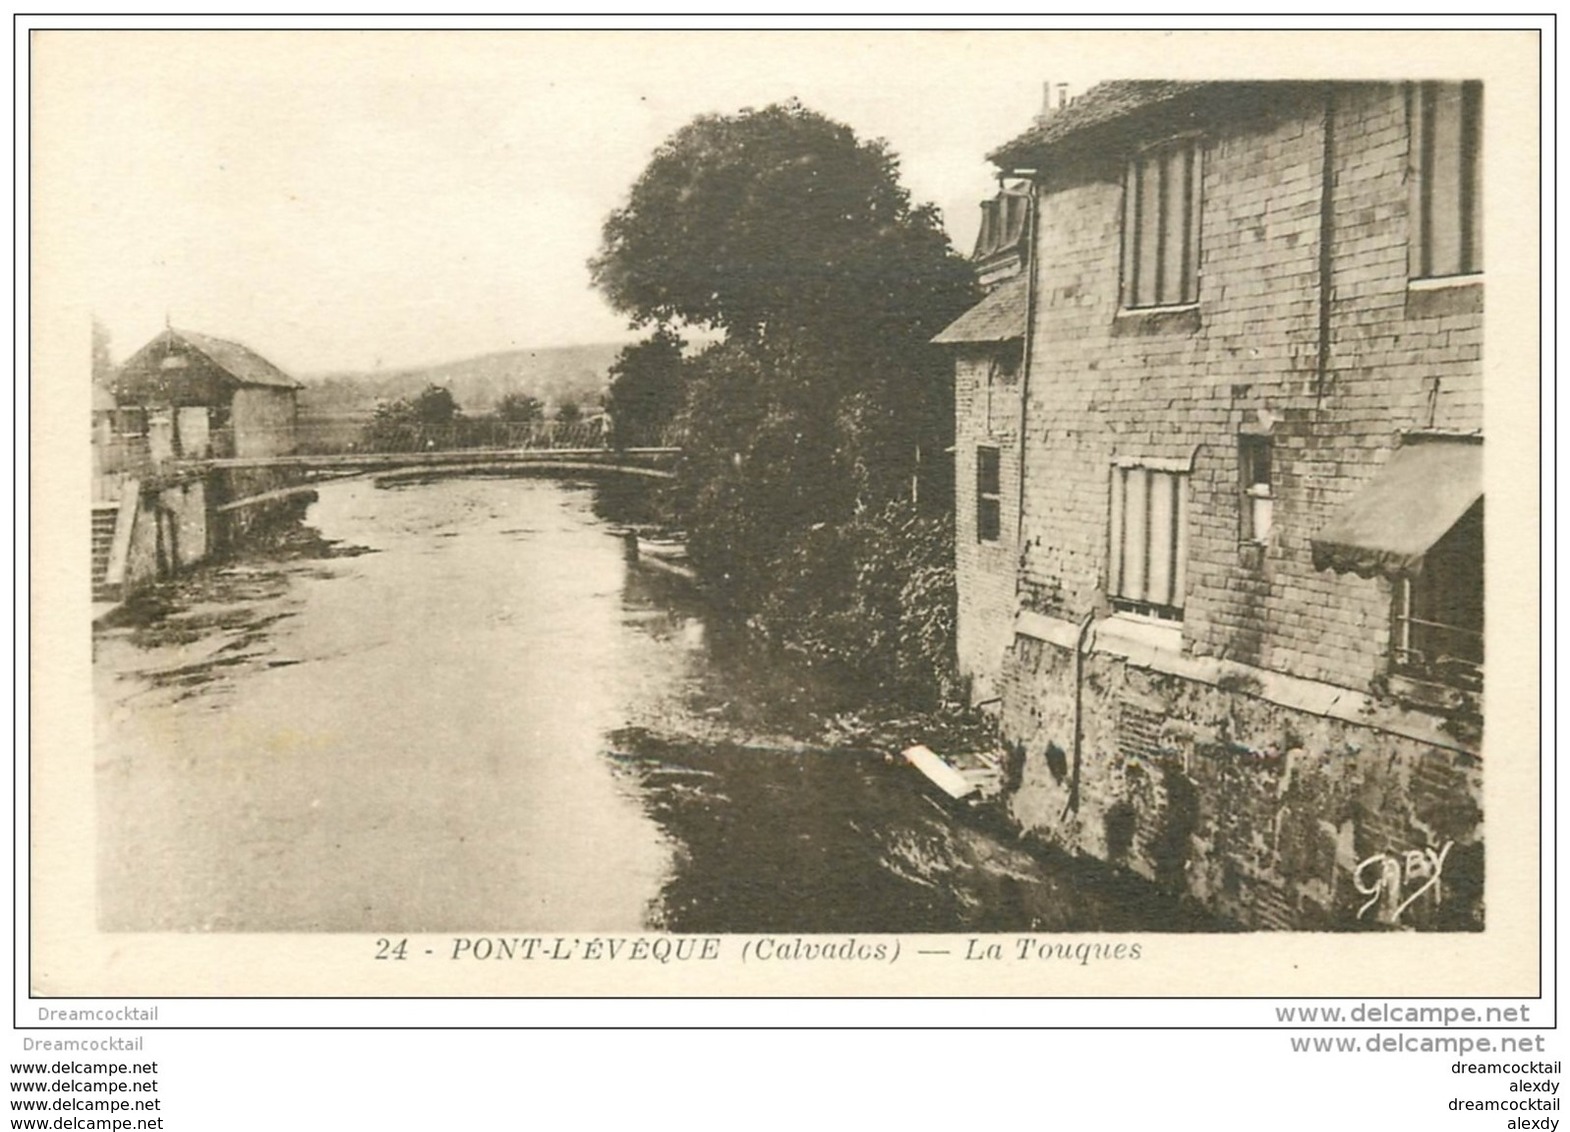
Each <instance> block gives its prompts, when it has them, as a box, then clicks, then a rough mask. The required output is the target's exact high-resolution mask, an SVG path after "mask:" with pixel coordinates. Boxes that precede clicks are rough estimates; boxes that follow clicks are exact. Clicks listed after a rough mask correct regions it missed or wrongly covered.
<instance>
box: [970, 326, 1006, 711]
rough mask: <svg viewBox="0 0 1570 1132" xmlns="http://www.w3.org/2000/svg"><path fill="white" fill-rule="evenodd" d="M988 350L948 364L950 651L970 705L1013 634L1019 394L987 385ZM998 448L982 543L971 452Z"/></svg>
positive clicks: (992, 679) (987, 686)
mask: <svg viewBox="0 0 1570 1132" xmlns="http://www.w3.org/2000/svg"><path fill="white" fill-rule="evenodd" d="M991 368H992V351H991V350H990V349H989V348H988V347H985V346H966V347H962V348H960V349H959V351H958V356H957V358H956V362H955V380H954V391H955V414H956V416H955V432H954V436H955V450H954V471H955V490H954V498H955V500H956V506H957V512H956V515H955V524H954V539H955V548H954V559H955V581H956V585H957V588H958V592H959V621H958V631H957V638H958V640H957V651H958V654H959V669H960V675H961V676H962V677H964V678H966V679H968V680H969V681H970V695H971V702H972V703H984V702H986V701H989V700H993V699H995V698H996V697H997V696H998V694H999V688H998V676H999V674H1000V672H1001V669H1002V665H1003V653H1004V650H1005V649H1006V648H1007V647H1008V644H1009V642H1010V640H1011V639H1012V638H1013V634H1014V612H1015V608H1016V596H1015V576H1016V573H1017V566H1018V552H1017V549H1016V548H1017V546H1018V542H1017V540H1016V537H1015V536H1016V529H1017V526H1018V515H1019V428H1018V419H1019V396H1018V392H1017V390H1018V388H1019V386H1018V385H1017V384H1015V385H1013V386H1012V387H1009V388H1004V387H1002V386H1001V385H1000V384H999V383H998V382H996V381H993V382H992V388H991V394H990V399H989V392H988V387H989V380H990V379H989V371H990V370H991ZM982 445H992V446H995V447H996V448H997V449H998V478H999V481H1000V482H999V487H1000V488H1001V500H1000V502H1001V506H1000V508H999V511H1000V515H999V538H998V539H997V540H996V541H992V542H983V541H982V540H981V539H980V537H979V535H978V532H977V498H976V450H977V448H978V447H980V446H982Z"/></svg>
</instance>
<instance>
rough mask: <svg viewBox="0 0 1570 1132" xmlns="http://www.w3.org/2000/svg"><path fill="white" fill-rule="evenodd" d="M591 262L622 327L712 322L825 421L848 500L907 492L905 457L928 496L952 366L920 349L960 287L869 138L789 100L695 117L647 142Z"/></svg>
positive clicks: (760, 372) (928, 217)
mask: <svg viewBox="0 0 1570 1132" xmlns="http://www.w3.org/2000/svg"><path fill="white" fill-rule="evenodd" d="M590 269H591V271H592V274H593V278H594V281H595V283H596V285H597V286H598V287H599V288H600V289H601V290H602V291H603V292H604V293H605V294H606V296H607V297H608V298H609V299H610V300H611V302H612V303H613V304H614V305H615V306H616V307H617V308H618V309H619V310H622V311H624V312H625V313H627V314H628V315H630V316H631V317H632V319H633V321H634V322H635V323H639V324H645V325H646V324H657V325H660V326H666V325H669V324H673V323H687V324H691V325H696V326H701V327H704V328H707V329H709V330H718V331H722V332H723V333H724V335H725V338H726V341H727V343H728V344H729V345H731V346H734V347H738V348H740V349H744V350H749V351H751V352H752V353H753V354H754V356H755V360H757V361H758V362H759V363H760V365H759V366H758V367H756V370H755V373H754V376H755V377H756V378H757V379H759V380H763V381H765V382H780V383H785V384H788V385H791V386H793V387H796V388H793V389H786V390H781V391H780V396H779V397H778V398H777V400H778V401H780V402H781V403H789V402H793V401H794V402H799V403H801V404H802V405H803V406H804V407H805V408H806V409H807V411H808V414H809V416H811V417H813V418H818V419H815V420H812V421H804V422H803V423H804V424H808V425H811V426H812V427H819V426H820V425H821V423H822V418H824V417H825V416H827V417H828V418H830V419H832V421H833V422H834V427H835V430H836V435H835V436H834V438H833V440H834V442H835V443H836V444H837V445H838V446H839V447H840V448H841V449H843V450H844V456H845V458H846V460H847V461H848V463H849V466H850V468H851V471H852V472H853V476H852V477H851V478H849V479H844V480H842V483H843V484H844V485H845V486H846V487H847V488H849V489H852V490H854V491H855V492H857V493H858V494H859V502H860V503H862V504H864V505H876V504H878V503H881V501H882V500H883V499H884V498H887V497H889V496H891V495H894V494H897V493H899V492H901V491H906V492H908V490H909V487H910V483H911V474H912V472H913V471H914V470H915V469H916V467H917V466H918V456H917V453H918V451H919V452H920V453H922V456H924V458H925V468H926V471H927V473H928V474H929V476H930V485H931V486H932V487H934V488H936V489H938V492H939V496H940V497H941V489H942V487H943V486H945V484H946V480H947V473H946V472H945V471H944V470H943V465H942V461H941V459H938V458H939V457H941V456H942V454H943V452H944V450H945V449H946V448H947V447H948V446H949V444H950V442H951V438H952V413H953V409H952V402H951V400H950V396H951V394H950V390H951V388H952V387H951V383H950V379H951V362H950V360H949V359H948V358H947V357H946V356H944V355H943V353H942V352H941V351H940V350H938V349H937V348H935V347H933V346H932V345H931V344H930V342H931V338H932V336H933V335H935V334H936V333H937V332H938V331H939V330H941V329H942V328H943V327H944V326H946V325H947V324H948V323H949V322H950V321H951V320H952V319H953V318H954V317H955V316H956V315H957V314H959V312H960V311H962V310H964V309H965V308H966V307H967V306H968V305H970V303H972V302H973V301H974V300H975V298H976V295H975V291H974V282H973V277H972V273H971V270H970V267H969V265H968V264H967V263H966V262H965V261H964V260H963V259H962V258H961V257H959V256H958V255H956V254H955V253H954V251H953V249H952V247H951V246H950V244H949V240H948V237H947V235H945V233H944V231H943V228H942V225H941V224H940V222H939V218H938V215H937V212H936V210H935V209H934V208H932V207H931V206H930V205H920V206H918V205H915V204H913V203H912V202H911V199H910V194H909V193H908V192H907V191H906V189H905V188H904V186H902V185H901V184H900V181H899V162H898V160H897V159H896V158H895V157H894V155H893V154H892V153H891V152H890V151H889V149H888V147H887V146H886V145H885V144H884V143H883V142H881V141H862V140H860V139H858V138H857V137H856V135H855V133H854V132H853V131H852V130H851V129H850V127H848V126H845V125H842V124H840V123H838V122H834V121H832V120H830V119H828V118H825V117H824V116H822V115H821V114H817V113H815V112H813V111H811V110H808V109H806V108H805V107H803V106H802V105H801V104H800V103H798V102H794V101H792V102H788V103H784V104H781V105H775V106H770V107H767V108H765V109H763V110H744V111H742V112H740V113H739V114H735V115H706V116H703V117H699V118H697V119H695V120H694V121H693V122H691V123H690V124H688V125H687V126H685V127H683V128H682V129H681V130H679V131H677V132H676V134H675V135H673V136H672V137H671V138H670V139H669V140H668V141H666V142H665V144H663V145H662V146H660V148H659V149H658V150H657V151H656V152H655V154H654V157H653V159H652V160H651V161H650V162H649V165H648V167H647V168H646V169H645V170H644V172H643V174H642V175H641V176H640V177H639V178H638V180H637V182H636V183H635V184H634V185H633V187H632V191H631V193H630V195H629V198H628V201H627V204H626V205H625V206H623V207H622V208H620V209H618V210H616V211H615V212H613V213H612V214H611V216H610V217H609V219H608V220H607V221H606V222H605V227H604V240H603V244H602V248H601V251H600V254H599V255H598V256H597V257H596V258H595V259H594V260H593V261H592V262H591V264H590ZM731 356H732V357H734V356H735V355H734V354H732V355H731ZM770 359H774V360H772V361H771V360H770ZM779 359H788V361H789V364H779ZM803 383H810V387H808V388H800V387H801V386H802V385H803ZM693 423H694V424H695V425H696V426H697V427H699V428H702V427H703V425H704V418H703V416H702V415H701V414H700V415H698V416H696V417H694V419H693ZM843 471H844V469H843V468H836V469H835V470H834V473H833V474H841V473H843ZM824 473H825V474H829V469H827V468H825V469H824ZM829 517H831V516H825V518H829Z"/></svg>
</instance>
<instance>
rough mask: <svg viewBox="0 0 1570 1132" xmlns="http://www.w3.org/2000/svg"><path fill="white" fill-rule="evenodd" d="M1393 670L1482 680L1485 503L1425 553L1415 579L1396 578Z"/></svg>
mask: <svg viewBox="0 0 1570 1132" xmlns="http://www.w3.org/2000/svg"><path fill="white" fill-rule="evenodd" d="M1395 598H1396V602H1395V605H1396V608H1395V655H1394V661H1395V669H1396V671H1397V672H1400V673H1402V674H1403V675H1407V676H1413V677H1416V678H1419V679H1423V680H1428V681H1431V682H1433V683H1439V684H1448V685H1450V686H1452V687H1459V688H1468V689H1476V688H1481V686H1482V682H1483V501H1482V500H1478V502H1477V503H1475V504H1473V505H1472V507H1471V509H1470V510H1468V511H1467V513H1466V514H1465V515H1463V516H1462V517H1461V518H1460V519H1459V520H1458V521H1457V522H1456V525H1455V526H1453V527H1451V528H1450V530H1449V532H1448V533H1447V534H1446V535H1445V537H1444V538H1442V539H1440V540H1439V541H1438V542H1437V543H1435V544H1434V546H1433V549H1431V550H1430V551H1429V552H1428V553H1427V554H1426V555H1424V556H1423V569H1422V572H1421V573H1419V574H1418V576H1417V577H1415V578H1410V579H1401V580H1399V581H1397V582H1396V595H1395Z"/></svg>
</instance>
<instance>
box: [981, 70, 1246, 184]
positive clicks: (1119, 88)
mask: <svg viewBox="0 0 1570 1132" xmlns="http://www.w3.org/2000/svg"><path fill="white" fill-rule="evenodd" d="M1215 85H1216V84H1215V83H1205V82H1176V81H1173V80H1168V79H1118V80H1114V81H1112V82H1105V83H1098V84H1097V85H1096V86H1093V87H1091V88H1090V89H1089V90H1088V91H1086V92H1085V93H1084V94H1082V95H1081V96H1080V97H1079V98H1076V99H1075V100H1074V101H1073V102H1070V103H1069V104H1068V105H1067V106H1065V107H1063V108H1062V109H1061V110H1058V111H1056V112H1054V113H1052V114H1050V115H1048V116H1047V117H1046V118H1043V119H1041V120H1040V121H1038V122H1037V123H1036V124H1035V125H1033V126H1031V128H1030V129H1028V130H1026V131H1025V132H1024V133H1023V134H1020V135H1019V136H1018V137H1017V138H1015V139H1014V140H1013V141H1010V142H1007V143H1005V144H1004V145H1001V146H999V147H998V148H997V149H995V150H993V151H992V152H991V153H989V154H987V159H988V160H989V161H992V162H994V163H995V164H997V165H1000V166H1003V167H1005V168H1007V167H1009V166H1012V165H1028V164H1030V163H1031V162H1032V161H1034V160H1035V158H1036V155H1038V154H1040V153H1042V152H1043V151H1044V150H1047V149H1050V148H1052V147H1053V146H1056V145H1058V144H1060V143H1062V142H1065V141H1067V140H1068V139H1069V138H1071V137H1073V136H1074V135H1076V134H1081V133H1084V132H1085V131H1088V130H1091V129H1094V128H1095V127H1097V126H1102V125H1106V124H1107V123H1110V122H1115V121H1117V120H1118V119H1120V118H1126V117H1128V116H1130V115H1131V114H1134V113H1136V112H1138V111H1141V110H1145V109H1148V108H1150V107H1153V106H1158V105H1161V104H1162V103H1167V102H1172V101H1173V100H1175V99H1178V98H1182V97H1183V96H1184V95H1187V94H1191V93H1193V92H1194V91H1197V90H1200V89H1202V88H1204V87H1207V86H1215Z"/></svg>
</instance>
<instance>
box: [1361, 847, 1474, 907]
mask: <svg viewBox="0 0 1570 1132" xmlns="http://www.w3.org/2000/svg"><path fill="white" fill-rule="evenodd" d="M1454 845H1455V842H1454V841H1446V842H1445V843H1444V845H1443V846H1442V847H1441V848H1439V849H1437V850H1436V849H1433V848H1431V847H1424V848H1422V849H1408V850H1406V851H1405V852H1402V853H1393V852H1386V853H1376V854H1374V855H1373V856H1372V857H1367V858H1365V859H1364V860H1362V861H1361V862H1359V863H1358V866H1357V868H1356V869H1354V870H1353V872H1352V883H1353V884H1355V885H1356V886H1357V890H1358V891H1359V892H1361V893H1362V894H1363V895H1364V896H1367V897H1368V899H1367V900H1366V901H1364V902H1363V906H1362V907H1360V908H1359V909H1358V910H1357V918H1358V919H1360V920H1361V919H1362V918H1363V917H1364V916H1365V915H1367V913H1368V911H1369V909H1371V908H1373V907H1374V906H1375V905H1377V904H1379V903H1380V902H1381V901H1383V902H1384V904H1385V907H1386V909H1388V910H1387V911H1385V912H1382V913H1381V914H1380V916H1379V918H1380V919H1382V920H1386V921H1387V922H1389V923H1392V924H1399V923H1400V922H1401V914H1402V913H1403V912H1405V911H1406V910H1407V909H1408V908H1409V907H1411V906H1412V902H1413V901H1414V900H1416V899H1417V898H1418V897H1420V896H1422V895H1423V894H1424V893H1426V892H1432V893H1433V894H1434V906H1435V907H1438V906H1439V903H1440V901H1441V900H1442V899H1443V897H1444V887H1443V883H1442V882H1443V878H1444V871H1445V858H1446V857H1448V856H1449V855H1450V850H1451V849H1452V848H1453V847H1454Z"/></svg>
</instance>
